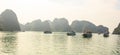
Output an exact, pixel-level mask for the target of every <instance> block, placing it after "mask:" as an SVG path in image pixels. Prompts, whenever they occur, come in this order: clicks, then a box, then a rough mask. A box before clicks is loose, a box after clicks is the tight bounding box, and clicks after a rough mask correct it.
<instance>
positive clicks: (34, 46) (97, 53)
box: [0, 32, 120, 55]
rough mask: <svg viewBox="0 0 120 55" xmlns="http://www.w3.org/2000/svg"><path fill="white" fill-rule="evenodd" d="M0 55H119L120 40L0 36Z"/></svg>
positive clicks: (58, 34) (113, 37) (27, 34)
mask: <svg viewBox="0 0 120 55" xmlns="http://www.w3.org/2000/svg"><path fill="white" fill-rule="evenodd" d="M0 55H120V36H119V35H110V36H109V37H107V38H105V37H103V36H102V35H98V34H94V35H93V37H92V38H83V37H82V36H81V34H80V33H77V35H76V36H67V35H66V33H62V32H55V33H52V34H44V33H43V32H0Z"/></svg>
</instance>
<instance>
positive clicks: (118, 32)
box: [113, 24, 120, 35]
mask: <svg viewBox="0 0 120 55" xmlns="http://www.w3.org/2000/svg"><path fill="white" fill-rule="evenodd" d="M113 34H119V35H120V24H119V25H118V27H117V28H115V29H114V31H113Z"/></svg>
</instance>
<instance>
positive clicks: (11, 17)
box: [0, 9, 20, 31]
mask: <svg viewBox="0 0 120 55" xmlns="http://www.w3.org/2000/svg"><path fill="white" fill-rule="evenodd" d="M0 31H20V26H19V22H18V20H17V16H16V14H15V13H14V12H13V11H12V10H10V9H6V10H5V11H4V12H2V14H1V15H0Z"/></svg>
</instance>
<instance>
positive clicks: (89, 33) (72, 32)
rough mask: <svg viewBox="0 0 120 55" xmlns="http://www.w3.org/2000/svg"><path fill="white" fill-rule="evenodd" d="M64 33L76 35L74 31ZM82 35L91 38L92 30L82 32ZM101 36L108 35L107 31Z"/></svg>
mask: <svg viewBox="0 0 120 55" xmlns="http://www.w3.org/2000/svg"><path fill="white" fill-rule="evenodd" d="M44 33H45V34H51V33H52V32H51V31H45V32H44ZM66 34H67V35H68V36H75V35H76V33H75V32H74V31H71V32H67V33H66ZM82 36H83V38H91V37H92V32H90V31H87V32H84V33H83V34H82ZM103 36H104V37H109V32H105V33H103Z"/></svg>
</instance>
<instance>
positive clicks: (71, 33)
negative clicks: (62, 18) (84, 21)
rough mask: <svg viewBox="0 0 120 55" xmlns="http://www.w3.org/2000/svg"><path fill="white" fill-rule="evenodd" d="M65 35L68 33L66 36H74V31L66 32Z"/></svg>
mask: <svg viewBox="0 0 120 55" xmlns="http://www.w3.org/2000/svg"><path fill="white" fill-rule="evenodd" d="M67 35H68V36H75V35H76V33H75V32H74V31H72V32H67Z"/></svg>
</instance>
